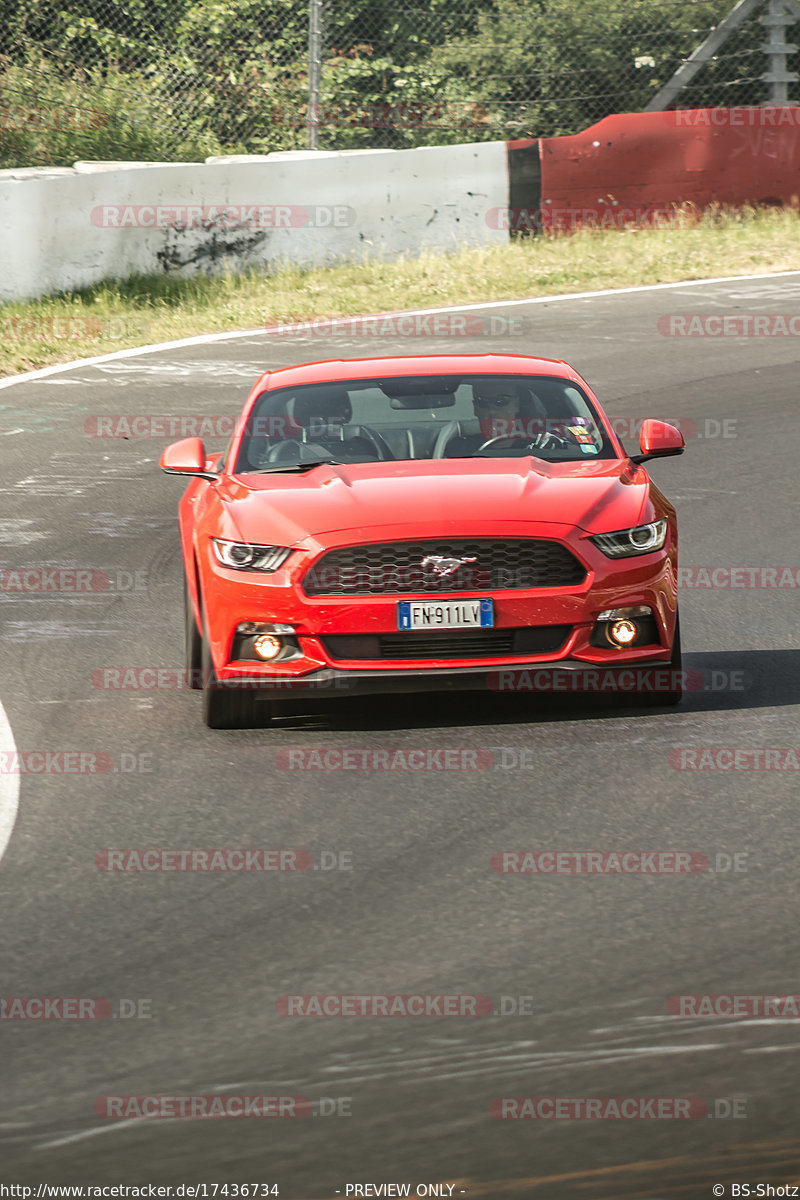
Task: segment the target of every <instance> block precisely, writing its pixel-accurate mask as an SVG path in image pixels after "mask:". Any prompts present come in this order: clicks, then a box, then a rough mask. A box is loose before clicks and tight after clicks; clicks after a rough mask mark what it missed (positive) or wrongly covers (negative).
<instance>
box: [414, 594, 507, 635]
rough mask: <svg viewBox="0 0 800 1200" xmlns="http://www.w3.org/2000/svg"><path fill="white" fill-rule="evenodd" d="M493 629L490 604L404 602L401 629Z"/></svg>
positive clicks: (484, 601)
mask: <svg viewBox="0 0 800 1200" xmlns="http://www.w3.org/2000/svg"><path fill="white" fill-rule="evenodd" d="M493 625H494V604H493V602H492V601H491V600H401V601H400V602H399V603H398V605H397V628H398V629H481V628H483V629H486V628H491V627H492V626H493Z"/></svg>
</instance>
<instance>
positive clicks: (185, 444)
mask: <svg viewBox="0 0 800 1200" xmlns="http://www.w3.org/2000/svg"><path fill="white" fill-rule="evenodd" d="M159 466H160V467H161V470H162V471H166V472H167V474H168V475H199V476H200V477H201V478H202V479H219V475H218V474H217V472H216V471H209V470H208V468H207V467H206V452H205V449H204V447H203V442H202V439H201V438H199V437H190V438H184V439H183V440H182V441H180V442H173V443H172V445H171V446H167V448H166V450H164V452H163V454H162V455H161V461H160V462H159Z"/></svg>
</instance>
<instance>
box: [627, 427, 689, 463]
mask: <svg viewBox="0 0 800 1200" xmlns="http://www.w3.org/2000/svg"><path fill="white" fill-rule="evenodd" d="M639 447H640V449H641V454H631V455H630V460H631V462H635V463H642V462H645V461H646V460H647V459H650V458H670V457H671V456H672V455H674V454H683V452H684V450H685V449H686V442H685V441H684V439H683V434H682V433H681V431H680V429H676V428H675V426H674V425H667V423H666V422H665V421H652V420H647V421H643V422H642V431H641V433H640V435H639Z"/></svg>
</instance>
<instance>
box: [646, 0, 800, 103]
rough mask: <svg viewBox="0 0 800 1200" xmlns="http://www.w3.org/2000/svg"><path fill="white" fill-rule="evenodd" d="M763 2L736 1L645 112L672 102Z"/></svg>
mask: <svg viewBox="0 0 800 1200" xmlns="http://www.w3.org/2000/svg"><path fill="white" fill-rule="evenodd" d="M770 2H772V0H770ZM784 2H786V0H777V3H778V4H781V3H784ZM788 2H789V3H794V2H795V0H788ZM762 3H763V0H738V3H737V4H735V5H734V7H733V8H732V9H731V11H730V12H729V13H728V15H727V17H726V18H725V20H724V21H720V23H719V25H717V26H716V28H715V29H712V30H711V33H710V34H709V35H708V37H707V38H706V40H705V41H704V42H702V43H701V45H699V46H698V47H697V49H696V50H694V51H693V52H692V53H691V54H690V55H689V57H688V58H687V59H685V60H684V61H683V62H682V63H681V65H680V66H679V67H678V69H677V71H676V72H675V74H674V75H673V76H672V78H671V79H670V80H669V82H668V83H666V84H665V85H664V87H663V88H662V89H661V91H660V92H659V93H658V95H657V96H654V97H653V99H652V100H651V101H650V103H649V104H648V106H647V108H646V109H645V110H644V111H645V112H663V110H664V109H665V108H666V107H667V106H668V105H669V104H671V103H672V101H673V100H674V99H675V97H676V96H677V95H678V93H679V92H681V91H682V90H683V89H684V88H685V87H686V85H687V83H691V81H692V80H693V79H694V77H695V75H696V74H697V72H698V71H699V70H700V68H701V67H702V66H703V63H707V62H708V60H709V59H710V58H713V56H714V55H715V54H716V53H717V51H718V50H719V49H720V47H721V46H722V45H724V43H725V42H727V40H728V38H729V37H730V36H731V34H732V33H733V31H734V30H735V29H738V28H739V26H740V25H741V24H742V23H743V22H744V21H746V20H747V18H748V17H749V16H750V14H751V13H753V12H755V10H756V9H757V8H758V7H759V5H760V4H762ZM798 7H800V6H798Z"/></svg>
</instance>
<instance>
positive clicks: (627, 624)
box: [608, 620, 639, 646]
mask: <svg viewBox="0 0 800 1200" xmlns="http://www.w3.org/2000/svg"><path fill="white" fill-rule="evenodd" d="M608 632H609V634H610V635H611V637H612V638H613V639H614V641H615V642H616V643H617V645H618V646H629V645H630V644H631V642H632V641H633V640H634V639H635V637H636V635H637V633H638V632H639V631H638V629H637V628H636V626H635V625H634V623H633V621H628V620H622V621H615V622H614V624H613V625H612V626H611V628H610V629H609V631H608Z"/></svg>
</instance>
